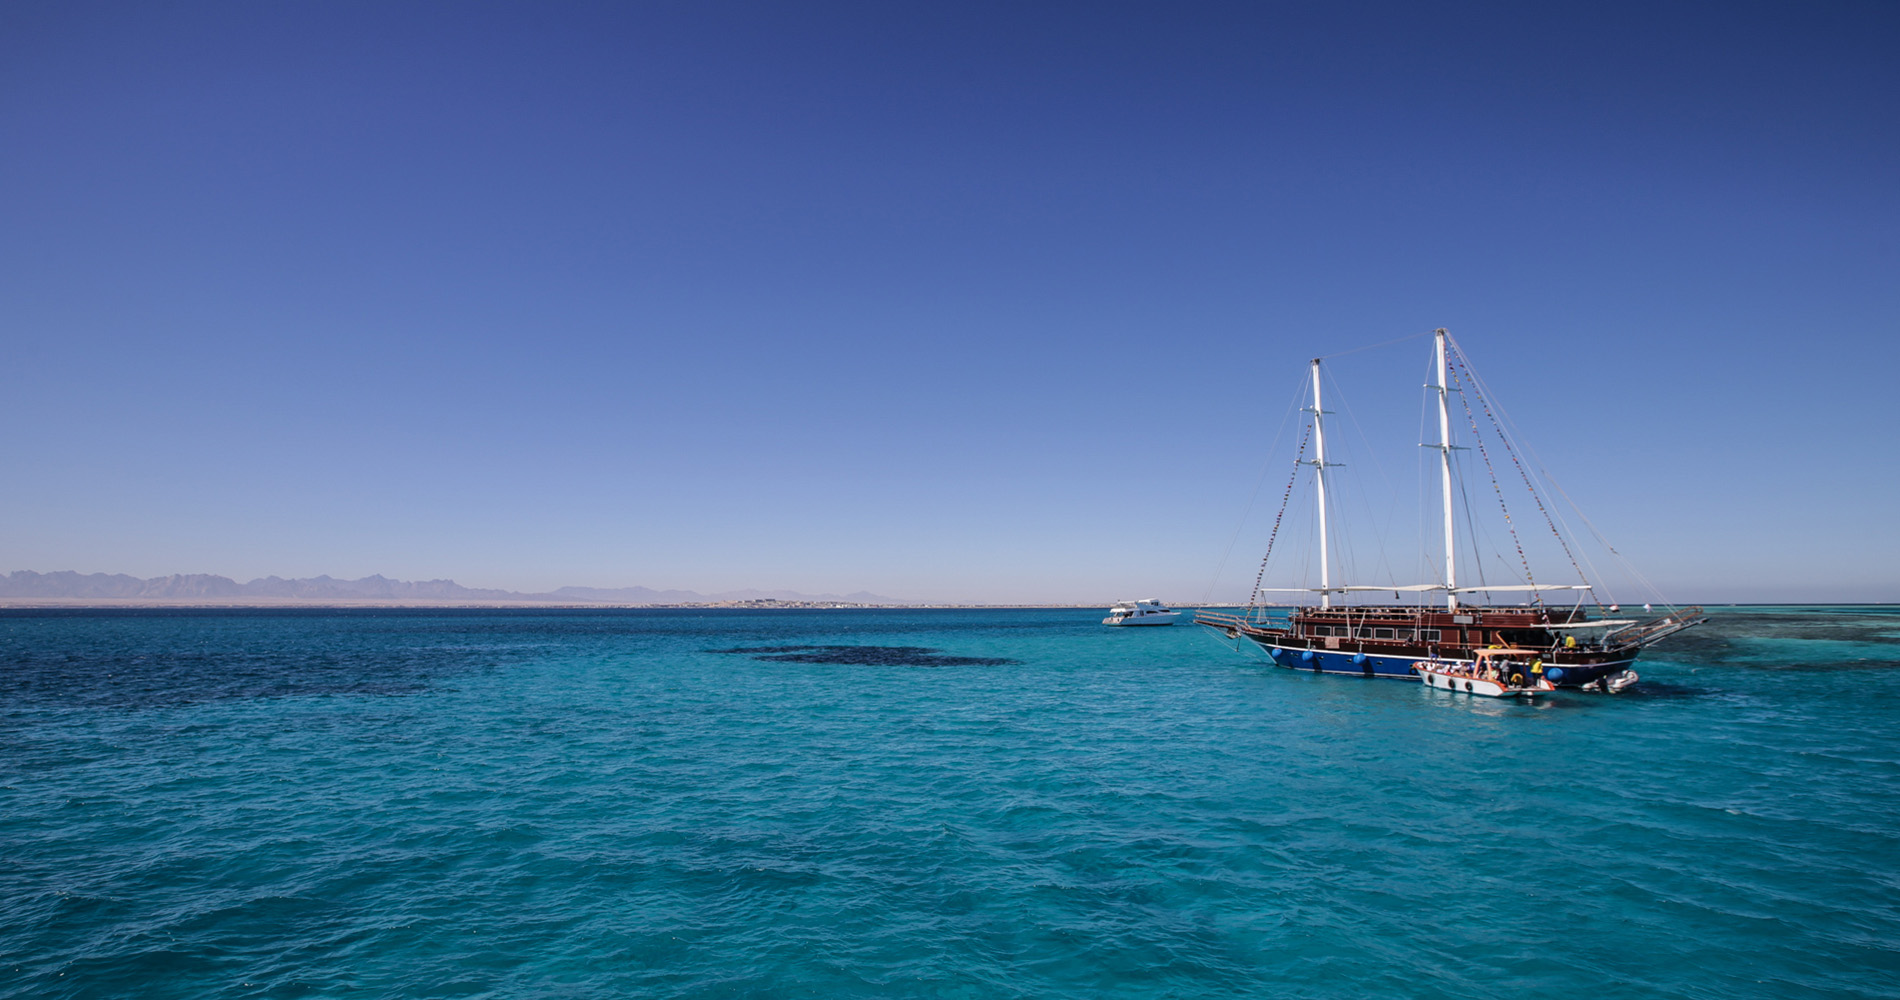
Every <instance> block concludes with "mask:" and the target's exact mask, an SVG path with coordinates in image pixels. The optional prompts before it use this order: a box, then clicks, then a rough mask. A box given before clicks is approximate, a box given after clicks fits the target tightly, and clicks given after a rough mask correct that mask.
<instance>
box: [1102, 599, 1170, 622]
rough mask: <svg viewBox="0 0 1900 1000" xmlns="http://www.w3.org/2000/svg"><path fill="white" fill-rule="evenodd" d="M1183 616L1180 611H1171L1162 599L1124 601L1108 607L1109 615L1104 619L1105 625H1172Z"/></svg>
mask: <svg viewBox="0 0 1900 1000" xmlns="http://www.w3.org/2000/svg"><path fill="white" fill-rule="evenodd" d="M1180 617H1181V613H1180V612H1179V611H1169V610H1168V609H1167V608H1166V607H1164V606H1163V605H1162V603H1161V602H1160V601H1157V600H1153V599H1149V600H1145V601H1123V602H1122V603H1120V604H1117V605H1115V606H1114V607H1112V608H1109V609H1108V617H1107V618H1104V619H1102V624H1104V625H1172V624H1174V622H1175V620H1176V619H1178V618H1180Z"/></svg>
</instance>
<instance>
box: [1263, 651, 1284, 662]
mask: <svg viewBox="0 0 1900 1000" xmlns="http://www.w3.org/2000/svg"><path fill="white" fill-rule="evenodd" d="M1267 656H1268V657H1270V658H1271V659H1272V660H1273V662H1275V663H1285V662H1286V650H1284V649H1269V650H1267Z"/></svg>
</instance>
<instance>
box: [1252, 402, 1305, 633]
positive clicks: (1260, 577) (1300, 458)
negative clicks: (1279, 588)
mask: <svg viewBox="0 0 1900 1000" xmlns="http://www.w3.org/2000/svg"><path fill="white" fill-rule="evenodd" d="M1312 436H1313V425H1312V424H1311V423H1310V422H1309V423H1308V424H1307V425H1306V429H1305V430H1303V431H1301V432H1300V450H1299V451H1297V452H1295V453H1294V454H1293V475H1291V476H1289V477H1287V481H1286V492H1285V493H1282V494H1281V495H1280V512H1279V513H1278V514H1275V515H1273V531H1272V532H1271V533H1270V534H1268V535H1267V552H1266V554H1265V555H1263V556H1261V557H1260V572H1258V573H1256V574H1254V578H1253V593H1252V594H1249V595H1247V613H1248V616H1249V617H1252V616H1253V612H1254V609H1255V608H1257V607H1258V606H1259V604H1260V584H1261V583H1263V582H1265V581H1266V578H1267V560H1269V559H1271V558H1273V541H1274V539H1276V538H1279V537H1280V522H1281V521H1282V520H1284V519H1285V518H1286V506H1287V504H1288V503H1289V502H1290V501H1292V499H1293V487H1294V486H1295V485H1297V484H1298V483H1299V481H1300V466H1301V465H1303V464H1305V462H1304V459H1305V458H1306V442H1307V440H1308V439H1309V438H1311V437H1312Z"/></svg>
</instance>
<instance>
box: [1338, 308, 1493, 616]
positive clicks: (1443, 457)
mask: <svg viewBox="0 0 1900 1000" xmlns="http://www.w3.org/2000/svg"><path fill="white" fill-rule="evenodd" d="M1446 336H1447V334H1446V332H1445V328H1444V327H1442V326H1441V327H1439V328H1438V330H1437V331H1436V332H1435V333H1434V334H1433V340H1434V341H1435V343H1436V352H1435V353H1436V356H1437V362H1438V384H1437V385H1435V386H1428V387H1427V388H1432V389H1437V390H1438V473H1439V485H1440V486H1441V487H1442V492H1443V494H1444V508H1445V607H1447V608H1449V609H1452V610H1456V609H1457V607H1458V560H1457V558H1456V553H1455V552H1454V550H1453V549H1452V535H1451V525H1452V517H1451V413H1450V411H1449V410H1447V409H1446V406H1445V395H1446V393H1448V392H1449V391H1450V389H1449V388H1448V386H1449V384H1450V381H1451V380H1450V379H1449V378H1448V377H1447V375H1448V373H1447V371H1446V364H1445V338H1446ZM1313 370H1314V372H1315V376H1316V377H1315V381H1314V383H1313V394H1314V395H1313V399H1314V403H1313V407H1314V409H1318V408H1319V403H1318V400H1319V382H1318V380H1317V373H1318V371H1319V362H1317V361H1315V362H1313ZM1315 419H1316V420H1317V419H1318V418H1315ZM1324 489H1325V487H1324V486H1322V487H1321V490H1322V491H1324ZM1324 516H1325V515H1324V514H1322V515H1321V517H1322V518H1324ZM1320 523H1321V524H1322V525H1324V524H1325V523H1326V522H1325V521H1324V520H1321V522H1320ZM1325 534H1326V529H1325V528H1324V527H1322V528H1321V529H1320V537H1321V539H1322V541H1323V540H1324V538H1325ZM1320 565H1321V566H1322V567H1324V566H1325V565H1326V562H1325V557H1324V556H1322V557H1321V559H1320ZM1324 572H1325V571H1324V570H1323V569H1322V570H1321V573H1322V574H1323V573H1324Z"/></svg>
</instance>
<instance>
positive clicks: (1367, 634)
mask: <svg viewBox="0 0 1900 1000" xmlns="http://www.w3.org/2000/svg"><path fill="white" fill-rule="evenodd" d="M1359 638H1361V639H1370V638H1372V630H1371V629H1369V628H1366V627H1365V626H1363V625H1361V626H1360V627H1359Z"/></svg>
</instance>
